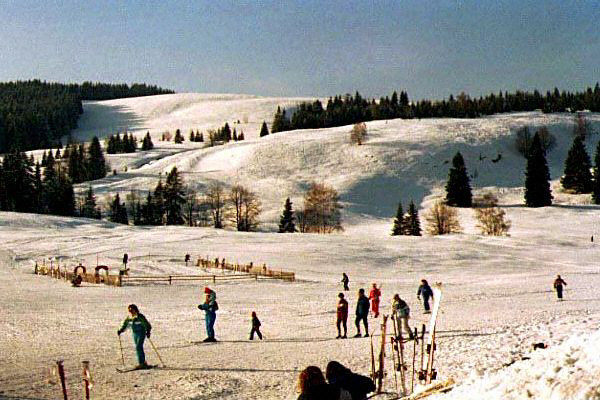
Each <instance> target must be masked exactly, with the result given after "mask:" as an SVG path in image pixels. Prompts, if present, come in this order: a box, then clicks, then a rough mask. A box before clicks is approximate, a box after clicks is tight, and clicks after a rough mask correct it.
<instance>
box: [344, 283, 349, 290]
mask: <svg viewBox="0 0 600 400" xmlns="http://www.w3.org/2000/svg"><path fill="white" fill-rule="evenodd" d="M344 290H345V291H348V290H350V288H349V287H348V282H344Z"/></svg>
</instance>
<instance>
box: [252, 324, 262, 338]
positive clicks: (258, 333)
mask: <svg viewBox="0 0 600 400" xmlns="http://www.w3.org/2000/svg"><path fill="white" fill-rule="evenodd" d="M255 333H256V334H257V335H258V338H259V339H260V340H262V333H260V328H259V327H258V326H256V327H255V326H253V327H252V330H251V331H250V340H254V334H255Z"/></svg>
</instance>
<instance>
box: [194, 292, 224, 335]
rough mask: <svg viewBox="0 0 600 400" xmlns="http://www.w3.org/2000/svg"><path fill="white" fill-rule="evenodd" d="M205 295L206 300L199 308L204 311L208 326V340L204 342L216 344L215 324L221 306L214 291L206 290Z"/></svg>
mask: <svg viewBox="0 0 600 400" xmlns="http://www.w3.org/2000/svg"><path fill="white" fill-rule="evenodd" d="M204 294H205V295H206V298H205V300H204V303H203V304H200V305H199V306H198V308H199V309H200V310H203V311H204V322H205V324H206V335H207V338H206V339H204V340H203V342H216V341H217V339H215V328H214V327H215V322H216V320H217V312H216V311H217V310H218V309H219V305H218V304H217V294H216V293H215V291H214V290H211V289H210V288H208V287H205V288H204Z"/></svg>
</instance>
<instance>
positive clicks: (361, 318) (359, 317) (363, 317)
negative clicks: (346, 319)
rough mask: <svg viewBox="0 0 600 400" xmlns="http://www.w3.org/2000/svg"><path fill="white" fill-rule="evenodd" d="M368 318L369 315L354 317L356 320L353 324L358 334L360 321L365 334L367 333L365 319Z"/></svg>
mask: <svg viewBox="0 0 600 400" xmlns="http://www.w3.org/2000/svg"><path fill="white" fill-rule="evenodd" d="M368 316H369V314H367V315H357V316H356V320H355V321H354V323H355V324H356V330H357V331H358V332H359V333H360V321H362V322H363V324H364V326H365V333H369V321H368V318H367V317H368Z"/></svg>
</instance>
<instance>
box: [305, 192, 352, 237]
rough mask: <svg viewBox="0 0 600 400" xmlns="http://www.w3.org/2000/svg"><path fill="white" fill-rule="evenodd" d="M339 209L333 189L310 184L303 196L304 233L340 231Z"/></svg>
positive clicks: (336, 194) (338, 199)
mask: <svg viewBox="0 0 600 400" xmlns="http://www.w3.org/2000/svg"><path fill="white" fill-rule="evenodd" d="M341 208H342V206H341V204H340V198H339V195H338V192H337V191H336V190H335V189H334V188H332V187H330V186H327V185H325V184H323V183H312V184H311V185H310V187H309V188H308V191H307V192H306V194H305V195H304V212H303V219H304V221H303V222H304V224H305V228H304V231H305V232H315V233H331V232H333V231H342V230H343V228H342V217H341V213H340V210H341Z"/></svg>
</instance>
